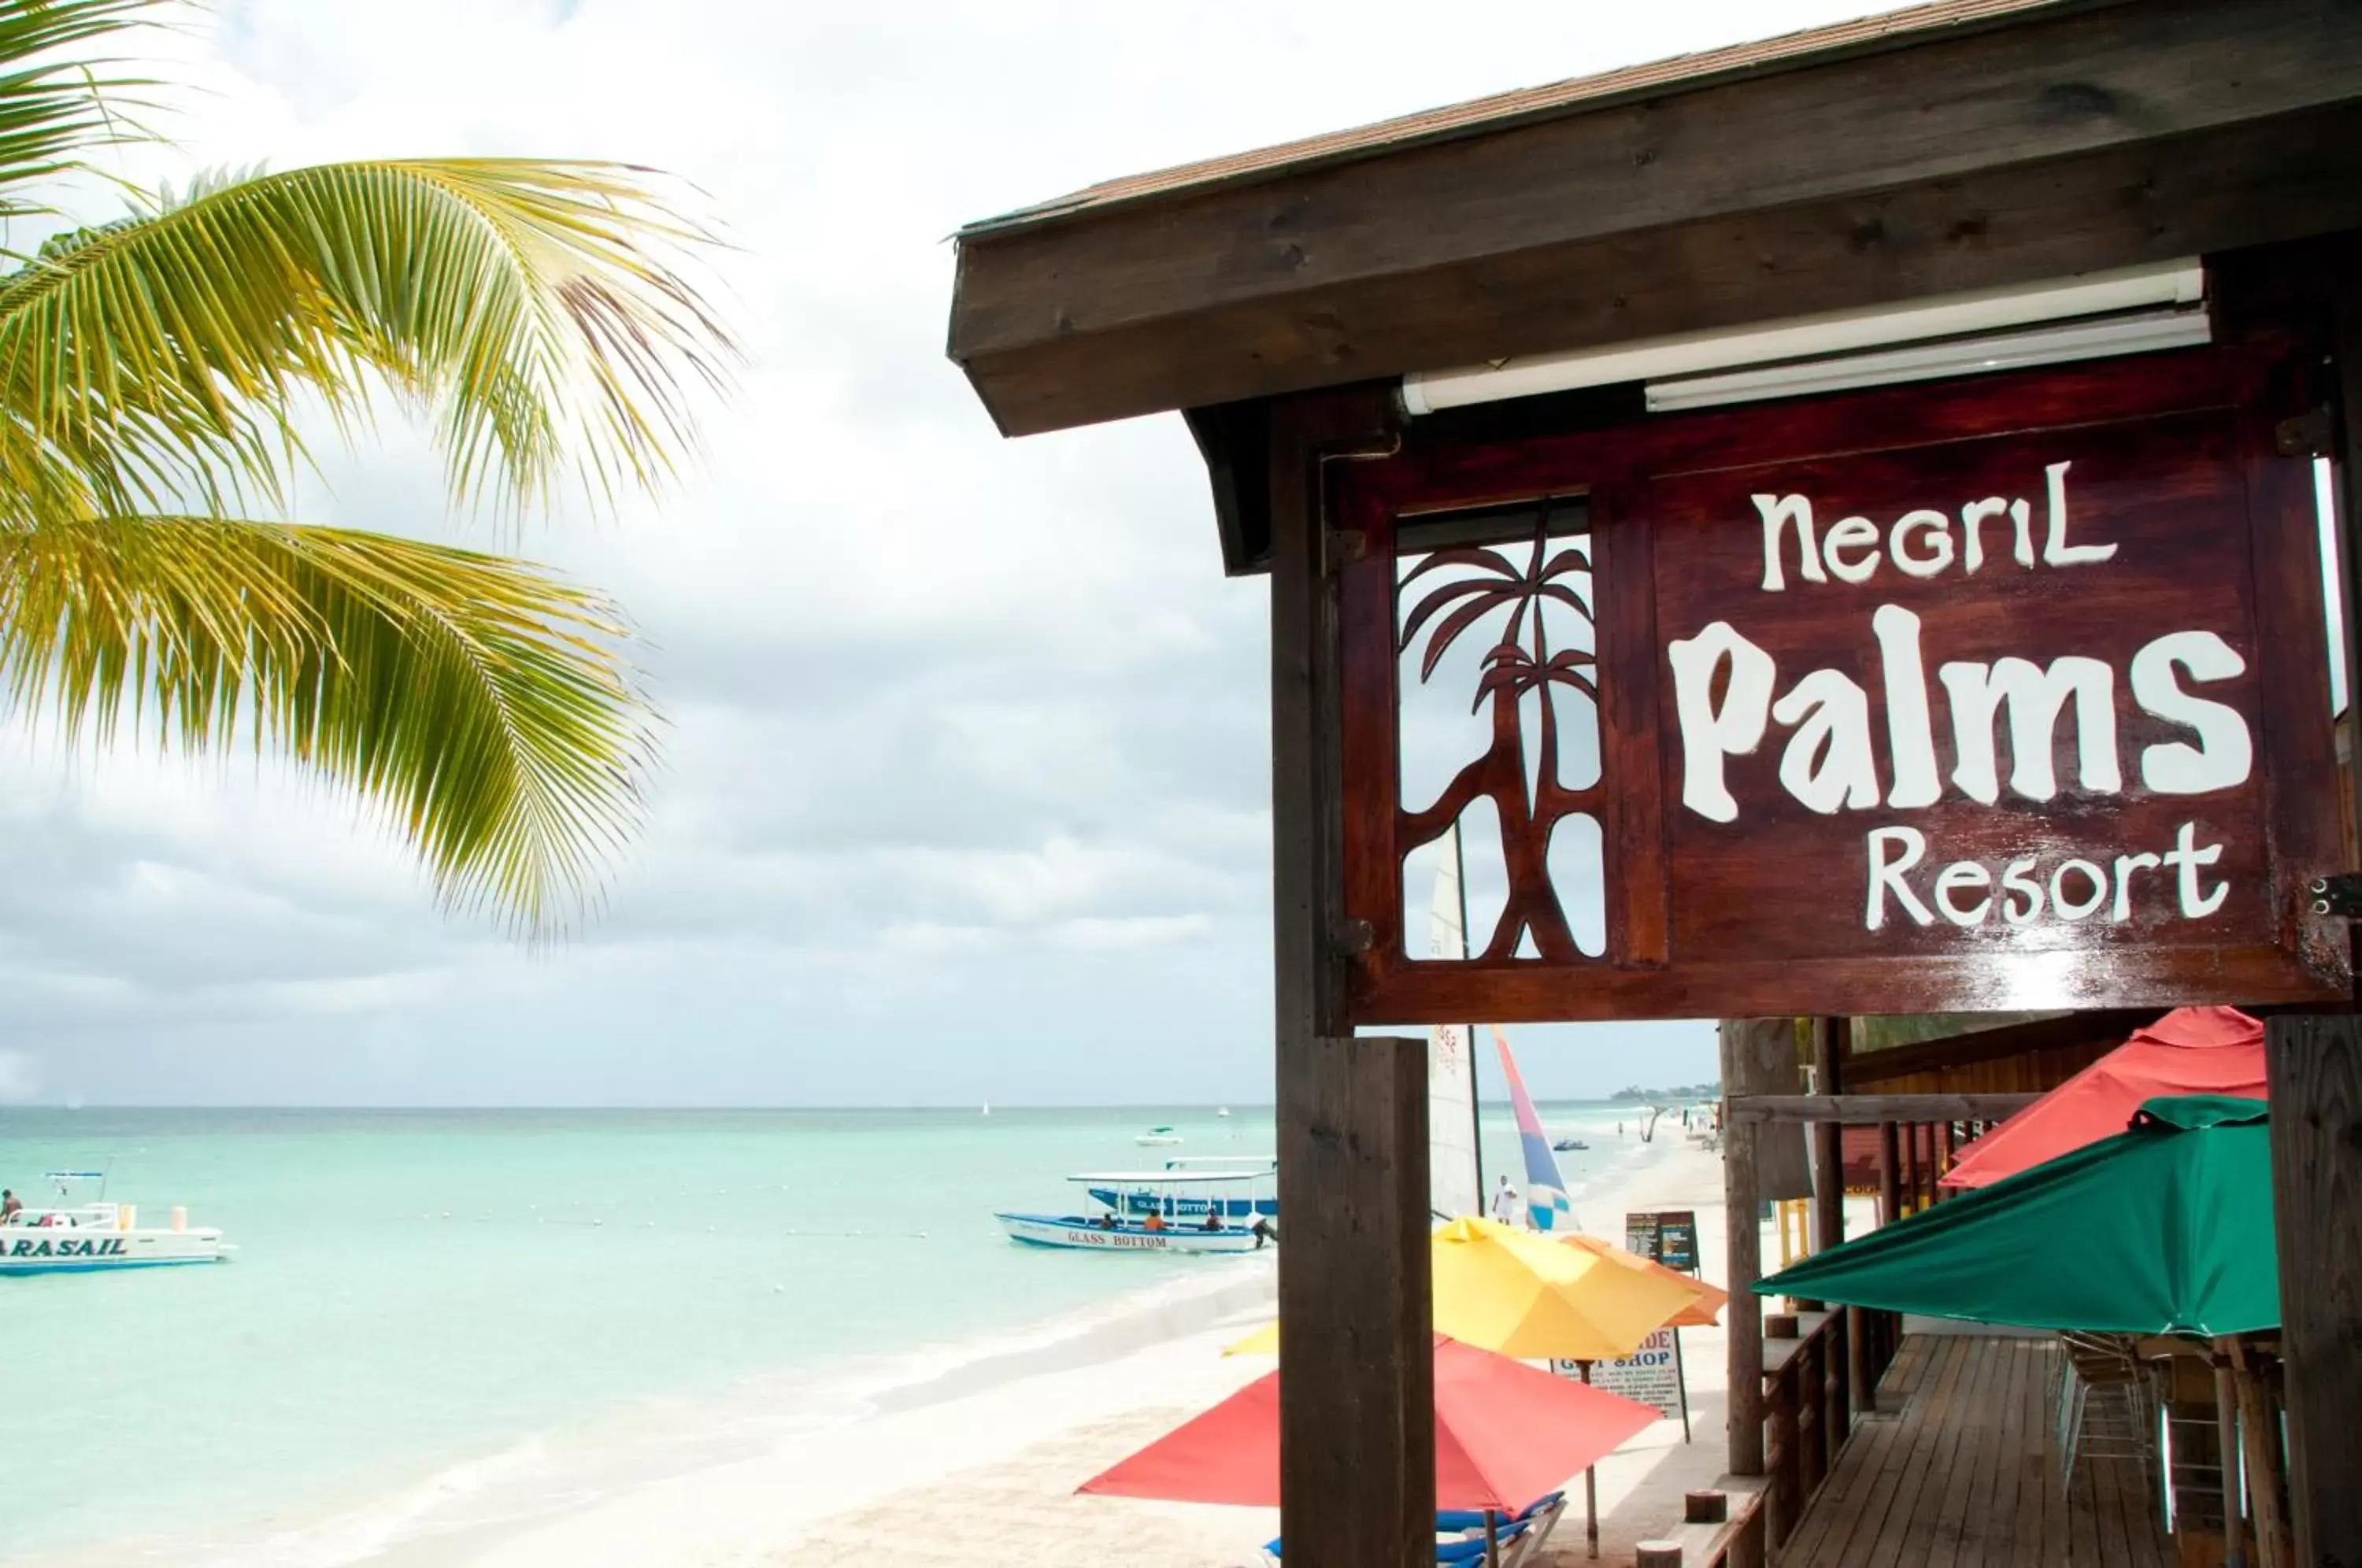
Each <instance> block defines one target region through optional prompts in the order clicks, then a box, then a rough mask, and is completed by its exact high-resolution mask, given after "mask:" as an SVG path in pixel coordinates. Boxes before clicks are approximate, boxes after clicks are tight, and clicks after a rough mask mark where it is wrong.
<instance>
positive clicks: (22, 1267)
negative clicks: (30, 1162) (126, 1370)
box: [0, 1171, 236, 1275]
mask: <svg viewBox="0 0 2362 1568" xmlns="http://www.w3.org/2000/svg"><path fill="white" fill-rule="evenodd" d="M42 1179H43V1180H44V1181H47V1182H50V1184H52V1185H53V1186H54V1187H56V1188H57V1192H58V1199H59V1201H58V1202H57V1203H56V1204H54V1205H52V1206H50V1207H48V1208H42V1209H35V1208H31V1207H29V1206H28V1207H27V1208H25V1209H19V1210H18V1211H17V1212H16V1213H14V1214H12V1215H10V1216H8V1218H7V1220H6V1221H5V1222H0V1275H32V1274H99V1273H104V1272H106V1271H109V1270H116V1269H128V1268H164V1267H169V1266H171V1265H174V1264H210V1263H225V1262H226V1261H228V1258H229V1255H230V1253H232V1252H234V1251H236V1249H235V1248H233V1247H231V1246H230V1245H229V1244H228V1243H227V1242H224V1241H223V1240H222V1233H221V1232H220V1231H217V1230H215V1229H214V1228H212V1227H211V1226H193V1225H191V1224H190V1223H189V1213H188V1210H187V1209H173V1210H172V1211H171V1223H170V1225H169V1226H167V1227H165V1228H163V1229H157V1228H155V1227H152V1226H150V1227H143V1226H142V1225H140V1223H139V1209H138V1205H136V1204H130V1203H113V1202H108V1201H106V1200H105V1199H104V1198H101V1199H99V1200H97V1201H94V1202H89V1203H79V1204H77V1203H72V1202H70V1201H68V1200H69V1199H71V1198H72V1196H73V1192H74V1189H75V1188H76V1187H79V1186H81V1185H83V1184H85V1183H89V1182H96V1183H98V1184H100V1185H99V1190H100V1191H101V1192H104V1191H105V1181H106V1177H105V1173H103V1172H100V1171H48V1172H45V1173H43V1176H42Z"/></svg>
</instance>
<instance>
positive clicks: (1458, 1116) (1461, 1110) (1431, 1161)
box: [1427, 823, 1485, 1220]
mask: <svg viewBox="0 0 2362 1568" xmlns="http://www.w3.org/2000/svg"><path fill="white" fill-rule="evenodd" d="M1441 847H1442V850H1443V855H1442V859H1441V861H1440V864H1439V865H1438V867H1436V872H1435V902H1434V905H1433V907H1432V910H1431V912H1430V913H1429V917H1428V949H1427V951H1428V956H1429V957H1430V958H1458V957H1460V956H1461V955H1462V954H1464V953H1465V952H1466V951H1467V948H1466V944H1465V941H1464V938H1463V935H1462V928H1461V924H1460V855H1459V849H1460V827H1459V824H1458V823H1453V824H1452V826H1451V828H1449V829H1447V830H1446V831H1445V833H1444V835H1443V839H1442V845H1441ZM1474 1045H1475V1042H1474V1041H1473V1040H1472V1039H1470V1038H1469V1031H1468V1026H1467V1025H1465V1024H1461V1023H1439V1024H1437V1025H1435V1026H1434V1028H1432V1029H1430V1030H1429V1032H1428V1041H1427V1130H1428V1148H1427V1155H1428V1166H1427V1168H1428V1178H1427V1179H1428V1199H1427V1201H1428V1206H1429V1208H1430V1209H1433V1210H1434V1211H1435V1213H1436V1214H1437V1215H1438V1216H1439V1217H1440V1218H1442V1219H1447V1220H1456V1219H1459V1218H1461V1217H1462V1216H1463V1215H1481V1214H1483V1213H1484V1212H1485V1189H1484V1186H1483V1182H1482V1178H1481V1177H1480V1176H1479V1175H1478V1170H1477V1165H1476V1063H1475V1060H1474V1057H1473V1048H1474Z"/></svg>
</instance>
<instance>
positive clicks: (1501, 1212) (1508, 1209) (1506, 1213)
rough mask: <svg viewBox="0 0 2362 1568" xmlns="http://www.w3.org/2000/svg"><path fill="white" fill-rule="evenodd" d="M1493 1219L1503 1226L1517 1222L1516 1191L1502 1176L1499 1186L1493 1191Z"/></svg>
mask: <svg viewBox="0 0 2362 1568" xmlns="http://www.w3.org/2000/svg"><path fill="white" fill-rule="evenodd" d="M1493 1218H1494V1219H1495V1220H1498V1221H1499V1222H1500V1223H1502V1224H1504V1225H1514V1224H1516V1223H1517V1222H1518V1189H1517V1188H1516V1187H1511V1186H1510V1185H1509V1178H1508V1177H1507V1176H1503V1177H1502V1178H1501V1185H1500V1186H1498V1187H1495V1188H1494V1189H1493Z"/></svg>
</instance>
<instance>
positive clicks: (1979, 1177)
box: [1943, 1007, 2267, 1187]
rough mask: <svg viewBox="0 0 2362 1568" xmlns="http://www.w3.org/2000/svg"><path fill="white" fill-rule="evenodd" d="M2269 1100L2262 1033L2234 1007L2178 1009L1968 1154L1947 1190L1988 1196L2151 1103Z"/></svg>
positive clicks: (2105, 1134) (2120, 1127) (2115, 1129)
mask: <svg viewBox="0 0 2362 1568" xmlns="http://www.w3.org/2000/svg"><path fill="white" fill-rule="evenodd" d="M2185 1094H2219V1095H2232V1096H2235V1097H2237V1098H2240V1099H2266V1098H2267V1094H2266V1090H2265V1084H2264V1026H2263V1025H2262V1024H2261V1023H2258V1022H2257V1021H2256V1020H2254V1019H2252V1018H2249V1017H2248V1016H2247V1015H2246V1013H2244V1012H2241V1011H2240V1010H2238V1009H2237V1008H2234V1007H2185V1008H2179V1009H2176V1010H2174V1011H2172V1012H2169V1013H2167V1014H2166V1015H2165V1016H2164V1017H2163V1018H2160V1019H2158V1021H2156V1022H2155V1023H2152V1024H2150V1025H2149V1026H2148V1027H2147V1029H2144V1030H2141V1031H2139V1032H2136V1033H2135V1034H2134V1035H2133V1037H2132V1038H2131V1039H2130V1040H2127V1041H2125V1043H2123V1044H2122V1045H2119V1046H2117V1047H2116V1048H2115V1049H2114V1050H2113V1051H2111V1052H2109V1053H2108V1054H2107V1055H2104V1056H2103V1057H2101V1058H2100V1059H2099V1060H2098V1061H2096V1062H2094V1063H2092V1065H2091V1066H2088V1067H2086V1068H2084V1069H2083V1070H2082V1071H2081V1072H2080V1073H2078V1074H2076V1075H2075V1076H2074V1077H2071V1078H2069V1079H2068V1080H2067V1081H2066V1082H2065V1083H2063V1084H2060V1085H2059V1086H2058V1088H2055V1089H2052V1090H2051V1091H2050V1092H2049V1093H2048V1094H2046V1095H2044V1096H2043V1097H2042V1098H2041V1099H2037V1100H2036V1101H2035V1102H2034V1103H2033V1104H2032V1105H2029V1106H2027V1107H2026V1108H2025V1110H2021V1111H2019V1112H2018V1113H2017V1114H2016V1115H2015V1116H2013V1117H2011V1118H2010V1119H2009V1120H2008V1121H2004V1122H2003V1123H2002V1124H2001V1125H2000V1126H1999V1127H1996V1128H1994V1129H1993V1130H1992V1132H1988V1133H1986V1134H1985V1135H1984V1136H1983V1137H1981V1138H1980V1139H1978V1140H1977V1141H1976V1142H1975V1143H1970V1145H1969V1146H1968V1147H1967V1148H1965V1149H1963V1150H1961V1151H1960V1157H1959V1161H1958V1163H1956V1164H1955V1165H1953V1166H1952V1168H1951V1169H1950V1170H1948V1171H1947V1172H1946V1173H1945V1174H1944V1178H1943V1179H1944V1185H1945V1186H1947V1187H1984V1186H1986V1185H1988V1184H1989V1183H1992V1182H1996V1181H1999V1180H2000V1179H2001V1178H2002V1177H2003V1176H2015V1175H2016V1174H2017V1173H2018V1172H2020V1171H2022V1170H2026V1169H2028V1168H2030V1167H2032V1166H2035V1165H2040V1164H2042V1163H2043V1162H2044V1161H2046V1160H2054V1159H2057V1158H2058V1156H2059V1155H2061V1154H2066V1153H2067V1152H2069V1151H2070V1150H2072V1149H2080V1148H2081V1147H2083V1145H2085V1144H2086V1143H2098V1142H2099V1141H2100V1140H2101V1139H2103V1138H2112V1137H2114V1136H2115V1135H2116V1134H2117V1133H2119V1132H2123V1131H2124V1130H2125V1124H2126V1123H2127V1122H2129V1121H2132V1119H2133V1112H2134V1111H2136V1110H2139V1109H2140V1108H2141V1105H2142V1103H2143V1102H2144V1101H2147V1100H2151V1099H2159V1098H2162V1097H2167V1096H2172V1095H2185Z"/></svg>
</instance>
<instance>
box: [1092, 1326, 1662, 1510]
mask: <svg viewBox="0 0 2362 1568" xmlns="http://www.w3.org/2000/svg"><path fill="white" fill-rule="evenodd" d="M1655 1419H1657V1412H1656V1411H1655V1410H1654V1409H1652V1408H1650V1407H1649V1406H1647V1405H1642V1404H1638V1403H1635V1402H1634V1401H1632V1400H1630V1399H1627V1398H1625V1397H1622V1396H1621V1395H1617V1394H1610V1393H1608V1392H1607V1391H1606V1389H1604V1388H1594V1387H1591V1386H1588V1385H1586V1384H1582V1383H1577V1382H1574V1381H1573V1380H1572V1379H1571V1378H1565V1377H1560V1376H1557V1375H1554V1374H1551V1373H1548V1372H1543V1371H1541V1370H1540V1369H1539V1368H1537V1367H1532V1366H1529V1365H1527V1364H1525V1363H1524V1362H1521V1361H1511V1360H1510V1359H1509V1358H1508V1357H1507V1356H1505V1355H1495V1354H1494V1353H1492V1352H1491V1351H1486V1350H1478V1349H1477V1348H1476V1347H1475V1346H1473V1345H1464V1344H1462V1343H1461V1342H1459V1341H1458V1340H1454V1339H1448V1338H1446V1337H1445V1336H1443V1335H1441V1334H1438V1335H1436V1336H1435V1506H1436V1507H1439V1508H1470V1509H1490V1510H1493V1511H1495V1512H1499V1513H1511V1512H1515V1511H1516V1510H1517V1509H1518V1508H1522V1507H1525V1506H1526V1505H1527V1504H1528V1503H1530V1502H1532V1501H1533V1500H1534V1499H1535V1498H1537V1497H1540V1496H1543V1495H1544V1494H1546V1493H1550V1492H1554V1491H1556V1490H1558V1489H1559V1488H1560V1487H1562V1486H1563V1485H1566V1482H1567V1478H1568V1477H1569V1476H1571V1475H1575V1474H1580V1473H1581V1472H1582V1471H1584V1469H1585V1468H1587V1467H1588V1466H1590V1465H1593V1464H1595V1463H1598V1462H1599V1461H1600V1460H1601V1459H1602V1458H1604V1457H1606V1455H1607V1454H1610V1453H1612V1452H1615V1451H1616V1449H1617V1446H1618V1445H1620V1444H1621V1443H1623V1442H1624V1441H1626V1440H1628V1439H1629V1438H1631V1437H1633V1436H1634V1435H1636V1434H1637V1433H1639V1431H1640V1430H1642V1429H1643V1428H1645V1427H1647V1426H1648V1425H1649V1424H1650V1422H1652V1421H1654V1420H1655ZM1076 1491H1078V1492H1098V1493H1104V1494H1107V1495H1109V1496H1119V1497H1156V1498H1161V1499H1163V1500H1164V1501H1166V1502H1175V1503H1232V1504H1237V1505H1239V1506H1241V1507H1264V1508H1273V1507H1278V1506H1279V1374H1278V1373H1276V1372H1273V1373H1267V1374H1265V1375H1264V1376H1262V1377H1259V1378H1257V1379H1255V1380H1254V1381H1253V1383H1250V1384H1248V1385H1247V1386H1245V1387H1244V1388H1242V1389H1240V1390H1239V1391H1238V1392H1237V1393H1235V1394H1233V1395H1231V1397H1229V1398H1227V1399H1225V1400H1223V1401H1222V1402H1221V1403H1220V1404H1219V1405H1217V1406H1215V1407H1214V1408H1212V1409H1210V1410H1208V1411H1207V1412H1206V1413H1205V1414H1204V1415H1201V1416H1198V1417H1196V1418H1194V1419H1190V1420H1188V1421H1187V1422H1184V1423H1183V1424H1182V1425H1180V1426H1178V1427H1176V1428H1175V1429H1174V1430H1172V1431H1169V1432H1167V1433H1165V1434H1164V1436H1163V1437H1161V1438H1158V1439H1157V1440H1156V1441H1154V1442H1153V1443H1150V1444H1149V1445H1148V1446H1147V1447H1146V1448H1143V1449H1142V1450H1141V1451H1140V1452H1138V1453H1135V1454H1133V1455H1132V1456H1131V1458H1130V1459H1127V1460H1124V1461H1123V1462H1122V1463H1119V1464H1117V1465H1116V1466H1115V1467H1114V1468H1113V1469H1111V1470H1109V1471H1106V1472H1105V1473H1103V1474H1098V1475H1094V1476H1093V1477H1091V1479H1089V1480H1088V1481H1086V1482H1084V1483H1083V1484H1082V1485H1080V1486H1078V1487H1076Z"/></svg>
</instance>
